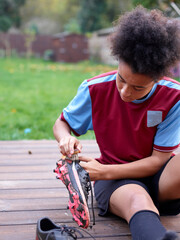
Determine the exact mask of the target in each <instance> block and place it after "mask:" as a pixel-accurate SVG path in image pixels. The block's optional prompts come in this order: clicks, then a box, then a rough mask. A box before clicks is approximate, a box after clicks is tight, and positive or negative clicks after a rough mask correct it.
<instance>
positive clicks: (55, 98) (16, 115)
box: [0, 58, 115, 140]
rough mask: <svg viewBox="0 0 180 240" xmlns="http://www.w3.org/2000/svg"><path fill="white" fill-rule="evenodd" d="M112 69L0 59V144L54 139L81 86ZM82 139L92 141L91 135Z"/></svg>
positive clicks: (34, 60) (95, 65)
mask: <svg viewBox="0 0 180 240" xmlns="http://www.w3.org/2000/svg"><path fill="white" fill-rule="evenodd" d="M113 69H115V67H112V66H106V65H99V64H95V63H90V62H82V63H78V64H60V63H51V62H44V61H43V60H37V59H31V60H28V59H13V58H12V59H0V113H1V116H0V140H18V139H54V137H53V132H52V127H53V125H54V122H55V120H56V119H57V118H58V116H59V115H60V113H61V111H62V109H63V108H64V107H65V106H66V105H67V104H68V103H69V101H70V100H71V99H72V98H73V97H74V95H75V94H76V91H77V88H78V86H79V85H80V83H81V82H82V81H83V80H84V79H87V78H90V77H93V76H95V75H97V74H100V73H103V72H106V71H111V70H113ZM25 129H30V130H31V132H29V133H25ZM83 138H94V134H93V133H92V132H89V133H87V134H86V135H85V136H84V137H83Z"/></svg>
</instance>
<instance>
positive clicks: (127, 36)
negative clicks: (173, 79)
mask: <svg viewBox="0 0 180 240" xmlns="http://www.w3.org/2000/svg"><path fill="white" fill-rule="evenodd" d="M110 40H111V50H112V55H113V56H115V57H116V58H117V59H118V60H122V61H124V62H126V63H127V64H128V65H129V66H130V67H131V68H132V71H133V72H134V73H140V74H145V75H147V76H150V77H152V78H153V79H154V80H157V79H158V78H159V77H162V76H164V75H167V74H169V69H170V67H172V66H173V65H174V64H175V63H176V62H177V61H179V60H180V21H178V20H175V19H170V18H167V17H165V16H163V14H162V13H161V12H160V11H159V10H151V11H148V10H147V9H145V8H143V7H142V6H138V7H137V8H135V9H134V10H133V11H131V12H128V13H126V14H124V15H123V16H122V17H120V18H119V20H118V24H117V27H116V31H115V32H114V33H113V34H112V36H111V38H110Z"/></svg>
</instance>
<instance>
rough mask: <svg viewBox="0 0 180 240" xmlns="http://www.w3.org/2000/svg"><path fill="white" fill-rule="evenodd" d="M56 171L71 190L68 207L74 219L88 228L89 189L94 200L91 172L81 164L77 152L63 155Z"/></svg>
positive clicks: (58, 176)
mask: <svg viewBox="0 0 180 240" xmlns="http://www.w3.org/2000/svg"><path fill="white" fill-rule="evenodd" d="M54 172H56V173H57V178H58V179H61V180H62V182H63V183H64V184H65V186H66V188H67V189H68V191H69V203H68V208H69V210H70V211H71V213H72V215H73V219H74V220H75V221H76V222H77V224H78V225H79V226H80V227H82V228H87V227H88V226H89V224H90V214H89V209H88V205H87V202H88V194H89V191H91V201H93V195H92V187H91V181H90V178H89V174H88V173H87V172H86V171H85V170H84V169H83V168H82V167H81V166H80V164H79V160H78V155H77V153H75V154H73V155H72V158H68V157H65V156H62V158H61V159H60V160H59V161H58V162H57V168H56V169H55V170H54ZM92 205H93V202H92ZM92 211H93V206H92ZM93 224H94V211H93Z"/></svg>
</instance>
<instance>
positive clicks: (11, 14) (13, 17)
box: [0, 0, 26, 56]
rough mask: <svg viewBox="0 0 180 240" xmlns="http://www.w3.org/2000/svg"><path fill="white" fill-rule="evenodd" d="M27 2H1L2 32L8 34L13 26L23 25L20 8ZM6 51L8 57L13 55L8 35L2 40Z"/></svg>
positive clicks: (4, 0)
mask: <svg viewBox="0 0 180 240" xmlns="http://www.w3.org/2000/svg"><path fill="white" fill-rule="evenodd" d="M25 1H26V0H0V32H3V33H6V32H7V31H8V30H9V29H10V28H11V27H12V26H16V27H19V26H20V24H21V17H20V13H19V10H20V7H21V6H22V5H23V4H24V3H25ZM0 40H1V41H2V42H3V44H4V46H5V51H6V56H10V55H11V46H10V42H9V38H8V35H2V36H1V39H0Z"/></svg>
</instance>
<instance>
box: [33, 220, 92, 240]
mask: <svg viewBox="0 0 180 240" xmlns="http://www.w3.org/2000/svg"><path fill="white" fill-rule="evenodd" d="M84 231H85V230H84ZM86 233H87V234H88V235H90V236H91V238H92V239H95V238H94V237H93V236H92V235H91V234H90V233H88V232H87V231H86ZM79 238H80V239H81V238H84V235H83V234H82V233H81V232H80V231H79V230H78V229H77V228H75V227H69V226H67V225H56V224H55V223H54V222H52V221H51V219H49V218H47V217H45V218H41V219H39V220H38V222H37V227H36V240H73V239H79Z"/></svg>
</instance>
